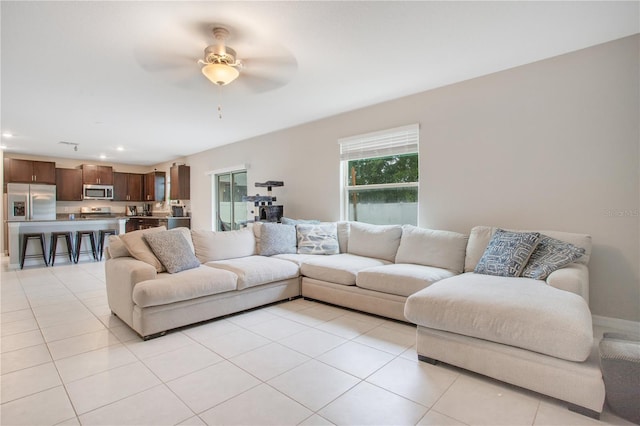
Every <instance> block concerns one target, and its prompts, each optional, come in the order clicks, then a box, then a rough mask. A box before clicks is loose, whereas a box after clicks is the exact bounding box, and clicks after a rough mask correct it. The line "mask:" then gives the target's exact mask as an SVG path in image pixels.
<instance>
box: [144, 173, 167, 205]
mask: <svg viewBox="0 0 640 426" xmlns="http://www.w3.org/2000/svg"><path fill="white" fill-rule="evenodd" d="M165 181H166V173H165V172H151V173H147V174H146V175H145V181H144V201H164V192H165Z"/></svg>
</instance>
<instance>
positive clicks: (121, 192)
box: [113, 172, 145, 201]
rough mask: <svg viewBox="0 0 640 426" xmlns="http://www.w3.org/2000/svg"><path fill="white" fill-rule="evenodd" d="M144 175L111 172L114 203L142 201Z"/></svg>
mask: <svg viewBox="0 0 640 426" xmlns="http://www.w3.org/2000/svg"><path fill="white" fill-rule="evenodd" d="M144 180H145V175H142V174H139V173H119V172H113V200H114V201H144V199H145V198H144V195H145V194H144Z"/></svg>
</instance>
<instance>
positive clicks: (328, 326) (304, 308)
mask: <svg viewBox="0 0 640 426" xmlns="http://www.w3.org/2000/svg"><path fill="white" fill-rule="evenodd" d="M0 273H1V275H0V279H1V283H0V290H1V310H0V312H1V319H0V329H1V331H2V333H1V340H0V347H1V349H0V352H1V354H0V356H1V357H0V361H1V362H0V365H1V369H0V373H1V376H0V383H1V393H0V395H1V396H0V402H1V403H2V405H1V406H0V424H2V425H56V424H59V425H77V424H83V425H94V424H95V425H99V424H100V425H141V424H147V425H214V424H224V425H232V424H243V425H289V424H290V425H296V424H301V425H325V424H337V425H364V424H372V425H380V424H392V425H404V424H407V425H416V424H417V425H463V424H484V425H571V424H575V425H596V424H630V423H627V422H625V421H624V420H623V419H620V418H618V417H616V416H614V415H613V414H611V413H609V412H608V411H605V412H604V413H603V415H602V420H601V421H600V422H598V421H595V420H592V419H589V418H587V417H584V416H581V415H578V414H575V413H572V412H570V411H568V410H567V409H566V408H565V406H564V405H563V404H562V403H561V402H560V401H556V400H554V399H551V398H548V397H545V396H542V395H539V394H536V393H533V392H529V391H527V390H524V389H520V388H516V387H513V386H510V385H506V384H503V383H499V382H496V381H494V380H491V379H487V378H484V377H482V376H479V375H476V374H473V373H470V372H467V371H463V370H460V369H456V368H454V367H451V366H446V365H437V366H433V365H429V364H425V363H422V362H419V361H418V360H417V357H416V353H415V349H414V343H415V328H414V327H412V326H410V325H407V324H402V323H398V322H394V321H389V320H385V319H383V318H379V317H375V316H370V315H366V314H362V313H358V312H353V311H349V310H344V309H340V308H336V307H333V306H328V305H324V304H321V303H317V302H312V301H308V300H303V299H297V300H294V301H290V302H285V303H281V304H277V305H271V306H268V307H265V308H262V309H258V310H253V311H249V312H246V313H241V314H238V315H234V316H230V317H227V318H224V319H220V320H216V321H211V322H208V323H206V324H202V325H198V326H194V327H190V328H186V329H183V330H181V331H177V332H173V333H170V334H168V335H166V336H163V337H160V338H158V339H154V340H150V341H147V342H144V341H142V340H141V339H140V338H139V337H138V336H137V335H136V334H135V333H133V332H132V331H131V330H130V329H129V328H128V327H127V326H126V325H124V323H123V322H122V321H120V320H119V319H118V318H116V317H115V316H112V315H111V314H110V310H109V307H108V304H107V298H106V292H105V285H104V263H103V262H89V263H80V264H77V265H62V264H61V265H56V266H55V267H52V268H30V269H24V270H22V271H19V270H18V271H16V270H9V269H8V268H7V258H6V257H4V258H3V259H2V269H1V271H0Z"/></svg>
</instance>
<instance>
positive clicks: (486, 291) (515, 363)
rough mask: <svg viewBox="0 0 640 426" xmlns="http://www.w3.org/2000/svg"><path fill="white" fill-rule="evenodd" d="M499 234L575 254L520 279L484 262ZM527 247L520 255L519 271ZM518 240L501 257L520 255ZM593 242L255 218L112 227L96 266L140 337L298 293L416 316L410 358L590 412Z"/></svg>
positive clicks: (594, 388) (595, 388) (598, 403)
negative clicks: (209, 227)
mask: <svg viewBox="0 0 640 426" xmlns="http://www.w3.org/2000/svg"><path fill="white" fill-rule="evenodd" d="M502 232H505V233H506V234H504V235H507V234H509V235H511V234H514V235H516V236H520V235H526V236H527V238H534V237H533V236H532V235H534V234H535V238H536V239H537V238H539V236H540V235H543V236H547V235H548V236H550V237H553V238H551V240H553V241H556V242H557V241H558V240H562V241H563V242H567V244H568V246H570V247H571V248H572V250H573V249H575V250H580V252H579V253H578V254H575V253H574V258H575V259H574V258H572V261H571V262H569V263H568V264H567V265H564V266H562V267H560V268H559V269H557V270H556V271H554V272H552V273H550V274H546V275H545V274H542V275H544V278H540V277H541V276H542V275H540V271H536V270H534V275H533V276H536V277H537V278H523V277H520V276H518V275H519V274H520V273H521V272H522V271H520V270H519V271H517V274H516V275H515V276H512V277H503V276H500V275H499V274H496V273H495V271H493V272H492V268H493V267H494V263H495V262H494V261H495V260H496V259H498V260H500V259H501V258H500V257H499V256H498V257H496V256H493V257H491V256H490V255H492V253H490V251H491V249H495V248H496V247H494V246H497V247H498V248H500V247H501V246H504V244H500V243H504V241H502V242H501V241H498V240H499V238H497V237H502V236H503V234H501V233H502ZM496 241H497V243H496ZM536 241H537V240H536ZM494 243H495V244H494ZM569 243H570V244H569ZM509 244H510V242H509V241H507V245H509ZM536 244H537V242H536ZM503 248H504V247H503ZM534 249H535V245H534V247H533V248H531V250H530V251H529V253H528V255H526V256H524V257H525V258H524V260H523V259H520V260H519V261H520V263H522V265H520V266H521V267H522V268H524V266H525V264H526V263H527V261H528V259H529V257H531V258H532V259H533V256H532V252H531V251H532V250H534ZM519 250H520V247H519V246H518V248H517V249H516V250H514V253H515V257H514V259H515V260H514V259H509V261H514V262H515V263H516V264H517V263H518V255H520V254H521V253H520V252H519ZM575 250H574V251H575ZM590 250H591V240H590V237H589V236H587V235H579V234H569V233H554V232H542V233H516V232H511V231H503V230H498V229H496V228H490V227H476V228H474V229H473V230H472V231H471V233H470V236H467V235H463V234H459V233H456V232H449V231H440V230H430V229H422V228H417V227H414V226H410V225H404V226H400V225H385V226H380V225H368V224H363V223H358V222H338V223H295V222H294V223H293V224H273V223H264V224H255V225H254V226H253V227H251V228H247V229H243V230H239V231H229V232H212V231H197V230H194V231H189V230H188V229H185V228H178V229H174V230H170V231H167V230H165V229H164V228H162V227H161V228H152V229H148V230H143V231H135V232H132V233H127V234H124V235H121V236H119V237H113V236H112V237H111V238H110V243H109V248H108V250H107V260H106V263H105V268H106V284H107V296H108V301H109V306H110V308H111V310H112V312H113V313H114V314H115V315H117V316H118V317H119V318H120V319H122V320H123V321H124V322H125V323H126V324H128V325H129V326H130V327H131V328H132V329H133V330H135V331H136V332H137V333H138V334H139V335H140V336H142V337H143V338H144V339H147V338H150V337H156V336H159V335H162V334H164V333H165V332H166V331H168V330H171V329H175V328H178V327H182V326H186V325H190V324H194V323H198V322H201V321H205V320H209V319H213V318H217V317H221V316H224V315H228V314H232V313H236V312H240V311H243V310H246V309H250V308H254V307H258V306H262V305H266V304H269V303H273V302H278V301H282V300H287V299H292V298H296V297H299V296H303V297H306V298H311V299H315V300H320V301H324V302H328V303H332V304H336V305H340V306H344V307H348V308H353V309H357V310H360V311H364V312H368V313H372V314H377V315H381V316H385V317H388V318H392V319H396V320H401V321H405V322H411V323H414V324H417V352H418V355H419V357H420V359H422V360H424V361H427V362H431V363H434V362H437V361H442V362H446V363H450V364H453V365H457V366H460V367H463V368H467V369H470V370H473V371H477V372H479V373H481V374H485V375H488V376H491V377H495V378H497V379H499V380H503V381H505V382H509V383H513V384H516V385H518V386H522V387H527V388H530V389H532V390H535V391H537V392H540V393H543V394H547V395H550V396H553V397H556V398H559V399H563V400H565V401H568V402H569V403H570V404H572V405H570V408H573V409H575V410H576V411H581V412H583V413H585V414H589V415H592V416H597V414H598V413H599V412H600V411H601V410H602V405H603V403H604V384H603V382H602V377H601V374H600V370H599V368H598V367H597V359H596V358H594V355H593V353H592V348H593V346H594V345H593V334H592V329H591V327H592V325H591V316H590V312H589V308H588V304H587V301H588V289H589V287H588V269H587V263H588V261H589V255H590ZM523 262H524V263H523ZM498 263H500V262H498ZM565 263H567V262H566V260H565ZM527 266H529V265H527ZM482 267H485V268H488V270H487V271H481V269H482ZM534 269H535V268H534ZM474 271H475V272H474ZM498 272H500V271H498ZM543 272H544V271H543ZM535 273H537V274H538V275H535ZM547 275H548V276H547Z"/></svg>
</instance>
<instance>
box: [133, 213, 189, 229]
mask: <svg viewBox="0 0 640 426" xmlns="http://www.w3.org/2000/svg"><path fill="white" fill-rule="evenodd" d="M163 225H164V226H165V227H166V228H167V229H173V228H179V227H185V228H191V218H188V217H149V216H143V217H130V218H129V219H128V220H127V224H126V226H125V230H126V232H132V231H137V230H139V229H148V228H156V227H158V226H163Z"/></svg>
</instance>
